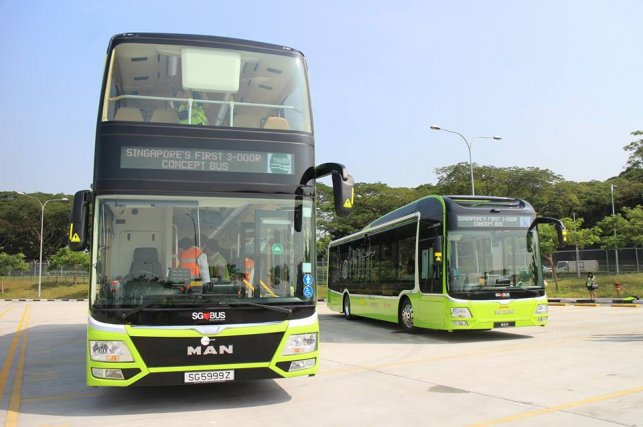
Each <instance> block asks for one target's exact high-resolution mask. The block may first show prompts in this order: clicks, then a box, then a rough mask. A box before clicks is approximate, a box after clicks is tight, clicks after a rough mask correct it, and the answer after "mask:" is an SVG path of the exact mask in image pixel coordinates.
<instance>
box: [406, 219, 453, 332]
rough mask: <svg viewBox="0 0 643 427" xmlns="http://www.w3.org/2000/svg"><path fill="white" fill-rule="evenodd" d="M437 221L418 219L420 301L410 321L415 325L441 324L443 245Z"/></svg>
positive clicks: (443, 306)
mask: <svg viewBox="0 0 643 427" xmlns="http://www.w3.org/2000/svg"><path fill="white" fill-rule="evenodd" d="M441 229H442V227H441V224H440V223H438V224H427V222H425V221H422V222H420V241H419V245H418V264H419V270H418V271H419V275H418V276H419V282H420V283H419V285H420V302H419V306H418V308H417V314H416V315H414V318H415V319H414V321H415V323H416V324H417V325H418V326H425V327H429V328H431V327H433V328H435V327H438V326H439V327H443V326H444V325H443V322H444V318H445V310H446V296H445V295H444V292H443V266H444V257H443V248H442V246H443V245H442V236H441V235H440V234H441Z"/></svg>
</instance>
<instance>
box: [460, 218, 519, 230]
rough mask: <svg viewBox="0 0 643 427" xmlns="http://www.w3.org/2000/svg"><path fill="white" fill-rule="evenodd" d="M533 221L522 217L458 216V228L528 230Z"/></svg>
mask: <svg viewBox="0 0 643 427" xmlns="http://www.w3.org/2000/svg"><path fill="white" fill-rule="evenodd" d="M530 225H531V219H530V218H529V217H528V216H522V215H508V216H507V215H458V227H460V228H461V227H469V228H528V227H529V226H530Z"/></svg>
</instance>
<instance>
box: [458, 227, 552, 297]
mask: <svg viewBox="0 0 643 427" xmlns="http://www.w3.org/2000/svg"><path fill="white" fill-rule="evenodd" d="M528 236H529V237H528ZM448 243H449V248H448V253H449V260H448V271H449V276H448V277H449V280H448V288H449V292H450V293H451V294H454V293H456V294H457V293H461V292H466V293H469V294H470V293H476V292H484V291H490V290H494V291H497V290H511V289H514V290H516V289H542V288H543V286H544V285H543V279H542V271H539V266H540V265H541V262H540V253H539V251H538V242H537V233H535V232H531V231H530V232H529V233H528V232H527V231H526V229H523V230H501V229H495V230H488V229H485V230H455V231H450V232H449V234H448ZM528 244H529V245H530V249H529V250H528V246H527V245H528Z"/></svg>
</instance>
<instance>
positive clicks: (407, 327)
mask: <svg viewBox="0 0 643 427" xmlns="http://www.w3.org/2000/svg"><path fill="white" fill-rule="evenodd" d="M399 323H400V327H401V328H402V330H403V331H404V332H407V333H414V332H416V330H417V329H416V328H415V326H413V304H411V301H410V300H409V299H408V298H404V299H403V300H402V303H401V304H400V312H399Z"/></svg>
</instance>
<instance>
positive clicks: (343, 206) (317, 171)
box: [300, 163, 355, 217]
mask: <svg viewBox="0 0 643 427" xmlns="http://www.w3.org/2000/svg"><path fill="white" fill-rule="evenodd" d="M330 174H332V175H333V199H334V203H335V213H336V214H337V216H342V217H344V216H348V215H350V214H351V212H353V203H354V201H355V191H354V189H353V184H354V182H353V177H352V176H351V175H350V174H349V173H348V171H347V170H346V168H345V167H344V165H342V164H339V163H322V164H321V165H319V166H317V167H315V168H312V167H311V168H308V170H306V172H304V175H303V176H302V177H301V182H300V183H301V185H306V184H307V183H308V181H310V180H311V179H313V178H323V177H325V176H328V175H330Z"/></svg>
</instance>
